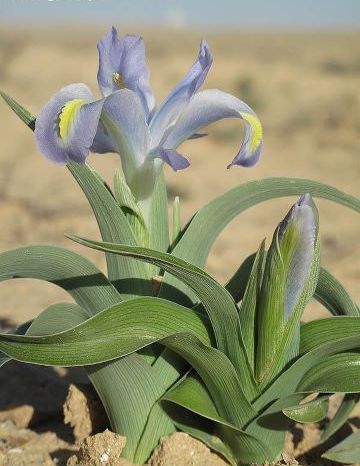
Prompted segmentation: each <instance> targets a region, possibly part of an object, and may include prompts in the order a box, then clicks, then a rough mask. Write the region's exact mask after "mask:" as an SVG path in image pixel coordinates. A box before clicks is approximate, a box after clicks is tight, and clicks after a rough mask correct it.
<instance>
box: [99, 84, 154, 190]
mask: <svg viewBox="0 0 360 466" xmlns="http://www.w3.org/2000/svg"><path fill="white" fill-rule="evenodd" d="M101 121H102V123H103V125H104V126H105V128H106V131H107V132H108V133H109V134H110V135H111V138H112V140H113V141H114V142H115V144H116V152H118V153H119V154H120V156H121V161H122V165H123V169H124V173H125V177H126V178H127V181H128V182H129V181H130V180H131V178H132V177H133V176H134V173H135V171H136V170H137V169H138V168H139V167H140V166H141V165H142V164H143V163H144V160H145V158H146V156H147V153H148V148H149V128H148V126H147V123H146V121H145V116H144V112H143V109H142V105H141V102H140V99H139V97H138V95H137V94H135V92H133V91H130V90H129V89H122V90H119V91H116V92H114V93H112V94H110V95H109V96H108V97H106V98H105V102H104V106H103V110H102V114H101Z"/></svg>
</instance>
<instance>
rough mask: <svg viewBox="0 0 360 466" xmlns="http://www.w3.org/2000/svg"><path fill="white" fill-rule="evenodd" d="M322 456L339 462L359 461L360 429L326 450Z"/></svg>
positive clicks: (352, 462)
mask: <svg viewBox="0 0 360 466" xmlns="http://www.w3.org/2000/svg"><path fill="white" fill-rule="evenodd" d="M322 458H326V459H328V460H332V461H338V462H339V463H351V464H355V463H359V462H360V430H357V431H356V432H354V433H353V434H351V435H349V437H347V438H346V439H345V440H343V441H342V442H340V443H338V444H337V445H335V447H332V448H330V450H328V451H326V452H325V453H324V454H323V455H322Z"/></svg>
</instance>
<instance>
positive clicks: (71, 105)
mask: <svg viewBox="0 0 360 466" xmlns="http://www.w3.org/2000/svg"><path fill="white" fill-rule="evenodd" d="M85 103H86V100H84V99H74V100H70V101H69V102H67V103H66V104H65V105H64V106H63V108H62V109H61V112H60V115H59V135H60V137H61V139H62V140H63V141H65V140H66V139H67V137H68V135H69V132H70V129H71V126H72V124H73V123H74V119H75V115H76V112H77V111H78V110H79V108H80V107H81V106H82V105H84V104H85Z"/></svg>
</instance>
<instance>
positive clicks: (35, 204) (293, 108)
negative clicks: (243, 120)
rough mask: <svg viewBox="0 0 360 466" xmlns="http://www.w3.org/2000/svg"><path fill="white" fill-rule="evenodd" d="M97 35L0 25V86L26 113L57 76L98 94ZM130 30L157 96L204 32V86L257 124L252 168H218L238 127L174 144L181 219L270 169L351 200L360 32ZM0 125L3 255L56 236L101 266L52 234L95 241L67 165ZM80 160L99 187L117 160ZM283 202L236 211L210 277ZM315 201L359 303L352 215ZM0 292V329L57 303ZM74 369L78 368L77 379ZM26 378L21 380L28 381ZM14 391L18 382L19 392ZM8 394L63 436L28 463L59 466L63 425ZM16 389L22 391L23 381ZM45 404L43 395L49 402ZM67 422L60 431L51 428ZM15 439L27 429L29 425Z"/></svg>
mask: <svg viewBox="0 0 360 466" xmlns="http://www.w3.org/2000/svg"><path fill="white" fill-rule="evenodd" d="M120 29H121V30H125V29H124V28H120ZM104 32H105V30H103V29H101V28H93V29H92V30H89V29H84V30H81V29H80V30H77V31H75V30H73V29H67V28H58V30H56V31H54V30H52V31H43V30H36V29H35V28H33V29H32V30H16V29H13V30H12V31H10V30H6V29H5V28H2V30H0V63H1V66H0V88H1V89H4V90H5V91H7V92H8V93H10V94H12V95H14V96H15V97H16V98H17V99H18V100H19V101H20V102H22V103H23V104H24V105H25V106H27V107H28V108H29V109H31V110H32V111H33V112H34V113H36V112H37V111H38V109H39V108H40V107H41V105H43V104H44V103H45V102H46V101H47V99H48V98H49V97H50V96H51V94H52V93H53V92H55V91H56V90H58V89H59V88H60V87H61V86H63V85H65V84H68V83H71V82H85V83H86V84H88V85H89V86H90V87H91V88H92V89H93V90H94V92H97V91H96V89H97V87H96V71H97V54H96V48H95V44H96V41H97V40H98V38H99V37H100V36H101V34H103V33H104ZM127 32H136V33H142V34H143V35H144V37H145V39H146V44H147V48H148V57H149V58H148V61H149V65H150V67H151V70H152V84H153V87H154V89H155V92H156V95H157V96H158V98H159V100H160V99H161V98H163V97H164V96H165V95H166V92H167V91H168V90H170V88H171V86H173V85H174V84H175V83H176V82H177V81H178V80H179V79H180V78H181V77H182V76H183V75H184V73H185V71H186V70H187V68H188V67H189V66H190V64H191V63H192V61H193V60H194V57H195V55H196V54H197V47H198V42H199V39H200V38H201V37H205V38H206V39H207V40H208V42H209V44H210V47H211V49H212V51H213V54H214V65H213V68H212V70H211V73H210V75H209V77H208V80H207V82H206V87H208V88H219V89H222V90H224V91H228V92H231V93H234V94H235V95H237V96H239V97H240V98H242V99H243V100H245V101H246V102H248V103H249V104H250V105H252V106H253V108H254V109H255V110H256V111H257V113H258V115H259V117H260V118H261V120H262V122H263V125H264V132H265V149H264V153H263V157H262V160H261V162H260V163H259V164H258V165H257V166H256V167H255V168H253V169H238V168H233V169H232V170H226V165H227V163H228V162H229V161H230V160H231V159H232V158H233V156H234V155H235V153H236V151H237V148H238V146H239V144H240V138H241V134H242V129H241V125H240V123H239V122H238V121H234V122H233V121H226V122H222V123H218V124H216V125H213V126H212V127H211V128H210V129H209V136H208V137H207V138H205V139H201V140H197V141H189V142H187V143H186V144H184V146H183V147H182V148H181V150H182V152H183V153H184V154H186V155H188V156H189V158H190V160H191V163H192V165H191V167H190V168H189V169H188V170H186V171H184V172H182V173H176V174H175V173H172V172H171V171H170V170H166V176H167V180H168V183H169V192H170V197H171V198H173V197H174V195H176V194H179V195H180V197H181V200H182V218H183V221H184V222H185V221H186V220H187V219H188V218H189V217H190V216H191V215H192V214H193V213H194V212H195V211H196V210H197V209H198V208H199V207H201V206H202V205H203V204H204V203H205V202H207V201H208V200H210V199H211V198H213V197H215V196H217V195H219V194H221V193H223V192H225V191H226V190H227V189H229V188H231V187H232V186H235V185H237V184H239V183H242V182H244V181H247V180H252V179H257V178H262V177H267V176H278V175H284V176H294V177H309V178H312V179H316V180H320V181H322V182H325V183H330V184H333V185H335V186H336V187H338V188H339V189H342V190H344V191H346V192H348V193H351V194H353V195H359V194H360V189H359V175H360V166H359V145H360V144H359V142H360V137H359V136H360V105H359V103H360V97H359V93H358V85H359V77H360V41H359V35H358V34H355V33H354V34H350V33H348V34H341V33H337V34H335V33H333V34H325V33H324V34H308V35H304V34H303V35H302V34H293V35H289V34H288V35H277V34H245V33H244V34H238V33H236V34H235V33H228V34H214V33H205V32H202V33H201V32H199V31H198V32H187V33H186V34H185V33H183V32H181V31H153V30H145V31H144V30H141V29H140V28H137V27H135V28H131V29H129V28H127ZM0 122H1V127H0V132H1V138H0V218H1V220H2V221H1V236H0V250H7V249H10V248H14V247H17V246H19V245H26V244H32V243H34V244H40V243H51V244H61V245H66V246H67V247H69V248H70V249H73V250H81V251H82V252H83V253H84V254H86V255H87V256H88V257H90V258H91V259H93V260H94V261H95V262H96V263H97V264H98V265H99V266H100V267H102V268H103V269H104V270H105V261H104V258H103V256H102V255H101V254H100V253H97V252H94V251H90V250H84V249H82V248H80V247H78V246H77V245H74V244H72V243H71V242H70V241H69V240H66V239H65V238H64V237H63V233H64V232H71V233H76V234H79V235H83V236H86V237H90V238H98V237H99V236H98V231H97V226H96V223H95V221H94V219H93V218H92V216H91V214H90V209H89V207H88V206H87V204H86V201H85V200H84V198H83V196H82V194H81V192H80V190H79V188H78V187H77V186H76V183H75V182H74V181H73V180H72V179H71V176H70V174H69V173H68V172H67V170H66V168H64V167H58V166H54V165H51V164H50V163H48V162H47V161H45V160H44V159H43V158H42V156H41V155H39V154H38V152H37V150H36V147H35V143H34V139H33V135H32V134H31V132H30V131H28V130H27V129H26V128H25V127H24V126H23V124H22V123H21V122H19V121H18V119H17V118H16V117H15V116H14V115H13V114H12V113H11V112H10V111H9V110H8V109H7V107H6V106H5V104H4V103H2V102H0ZM90 162H91V163H92V164H93V165H94V166H95V167H96V168H97V169H98V170H99V172H101V174H102V175H103V176H104V177H105V178H106V179H107V180H109V182H111V174H112V173H113V170H114V168H115V167H117V166H119V159H118V157H117V156H115V155H108V156H92V157H91V158H90ZM291 202H292V200H290V199H286V200H280V201H272V202H271V204H270V203H268V204H266V205H263V206H259V207H256V208H253V209H251V210H249V211H248V212H246V213H244V214H242V215H241V216H240V217H239V218H238V219H237V220H235V221H234V222H233V223H232V224H231V226H230V227H228V228H227V229H226V230H225V231H224V232H223V233H222V234H221V236H220V238H219V239H218V241H217V242H216V243H215V245H214V248H213V250H212V254H211V256H210V258H209V261H208V270H209V272H210V273H211V274H213V275H214V276H216V277H217V278H218V279H219V280H220V281H221V282H224V281H226V279H227V278H228V277H229V276H230V275H231V273H232V272H233V271H234V270H235V269H236V267H237V265H238V264H239V263H240V262H241V261H242V260H243V259H244V258H245V257H247V255H248V254H249V253H251V252H253V251H254V250H255V249H256V248H257V247H258V244H259V243H260V241H261V240H262V239H263V238H264V237H267V238H268V239H269V240H270V238H271V236H272V232H273V230H274V228H275V226H276V225H277V223H278V221H279V220H280V218H281V217H282V216H283V215H284V214H285V212H286V211H287V210H288V208H289V205H290V204H291ZM317 204H318V206H319V209H320V222H321V236H322V245H323V248H322V262H323V265H324V266H325V267H327V268H328V269H329V270H330V271H331V272H332V273H333V274H334V275H335V276H336V277H338V278H339V279H340V280H341V281H343V282H344V284H345V285H346V287H347V288H348V289H349V290H350V292H351V293H352V295H353V296H354V298H355V299H357V300H359V297H360V288H359V286H358V283H359V278H360V269H359V258H360V245H359V227H360V220H359V217H358V216H356V215H355V214H354V213H353V212H351V211H348V210H346V209H344V208H341V207H338V206H335V205H334V204H332V203H329V202H325V201H319V202H318V203H317ZM269 207H270V208H269ZM170 211H171V207H170ZM0 299H1V316H0V323H1V325H2V327H4V328H6V327H7V326H9V325H11V324H13V323H19V322H23V321H25V320H28V319H30V318H32V317H34V316H36V315H37V314H38V313H39V312H40V311H41V310H42V309H44V308H45V307H46V306H47V305H48V304H50V303H53V302H55V301H64V300H68V298H67V296H66V295H65V293H63V292H62V291H61V290H59V289H56V288H54V287H51V286H50V285H46V284H44V283H37V282H32V281H25V280H18V281H16V282H14V281H12V282H11V283H10V282H8V283H2V284H1V287H0ZM323 313H324V311H323V310H322V309H321V307H320V306H319V305H318V304H316V303H313V304H312V305H311V306H309V309H308V311H307V314H306V315H307V318H313V317H315V316H319V315H322V314H323ZM324 315H325V314H324ZM4 370H8V371H11V370H12V371H13V373H12V377H15V376H16V370H17V369H16V365H9V368H8V369H4ZM50 373H51V374H53V372H48V375H49V374H50ZM0 376H1V373H0ZM49 377H50V375H49ZM51 377H52V376H51ZM51 377H50V378H51ZM78 377H79V375H78V374H76V377H75V378H78ZM4 380H5V379H4ZM30 380H31V377H29V383H31V382H30ZM59 381H60V382H61V383H60V382H59ZM69 381H71V378H69V376H68V374H65V375H64V374H63V375H60V376H59V375H57V377H56V382H54V383H55V386H56V387H57V389H58V390H59V391H60V392H61V393H62V395H61V396H60V397H59V399H61V400H62V402H63V401H64V399H65V396H66V388H67V386H68V383H69ZM18 385H19V384H18ZM20 385H21V384H20ZM35 385H36V384H35ZM15 386H16V383H14V387H15ZM59 387H60V388H59ZM38 388H39V387H37V388H36V387H35V388H33V391H35V392H36V390H38ZM16 390H20V389H19V388H18V387H17V388H16ZM16 390H15V392H14V393H11V395H12V397H11V396H10V395H9V394H10V391H9V389H8V387H7V389H6V390H5V393H6V394H7V396H8V398H6V399H5V401H4V399H2V405H1V407H2V408H4V407H9V403H10V404H11V403H18V404H19V405H21V404H23V405H27V406H29V407H30V408H27V411H26V413H27V414H26V415H27V416H31V417H32V414H31V411H29V409H30V410H31V407H33V406H34V404H35V408H36V409H35V411H36V413H37V414H36V416H40V421H39V420H38V421H36V422H34V429H35V430H36V429H37V430H39V432H40V434H41V435H46V434H44V432H47V431H56V432H57V434H58V440H59V442H60V443H56V442H55V444H56V445H55V446H54V445H53V446H52V449H50V450H51V452H57V453H49V454H48V452H47V453H46V454H47V455H48V456H47V457H46V455H45V456H44V458H45V459H44V460H43V463H36V462H35V463H31V464H52V463H49V461H54V458H55V459H56V458H58V464H62V463H61V461H65V460H64V458H65V459H67V458H68V457H69V456H70V455H71V454H72V450H71V448H72V447H71V442H72V441H73V439H72V434H71V432H69V430H66V429H65V428H64V426H63V421H62V418H61V417H60V419H59V422H58V423H57V424H54V423H53V421H51V423H50V424H48V425H50V426H51V427H47V424H46V419H47V416H50V414H49V413H47V414H46V409H45V408H46V406H45V407H44V406H42V407H41V406H38V405H36V403H38V402H35V401H34V400H31V399H30V400H29V398H26V397H25V399H24V400H23V402H20V401H19V398H17V395H18V392H16ZM27 392H28V394H29V393H30V392H31V389H27ZM10 398H11V399H10ZM30 398H31V396H30ZM40 398H41V397H40ZM62 402H61V403H60V404H62ZM52 403H53V402H52V401H51V406H52V409H55V411H56V412H57V413H59V408H60V407H59V406H55V407H54V406H53V404H52ZM45 405H46V403H45ZM49 406H50V402H49V403H48V404H47V410H49ZM39 413H40V414H39ZM23 416H25V411H24V412H23ZM36 416H35V418H36ZM51 416H53V414H51ZM20 417H22V416H20ZM3 422H5V423H6V422H12V425H14V426H15V429H16V432H17V434H16V435H19V434H18V432H19V429H20V430H21V429H23V428H24V427H26V426H24V425H23V426H19V425H18V426H16V421H14V419H13V420H12V421H6V420H5V421H3ZM30 426H31V423H30ZM54 426H55V427H54ZM0 428H7V429H10V427H9V424H8V425H7V427H6V425H5V427H4V426H2V424H1V426H0ZM64 429H65V434H63V433H62V432H63V431H64ZM30 432H34V431H33V430H31V431H30ZM23 434H24V436H25V437H26V435H28V433H27V432H25V433H23ZM40 434H39V435H40ZM29 435H30V437H31V435H32V434H29ZM30 437H29V439H28V440H27V441H30V440H31V438H30ZM26 438H27V437H26ZM63 438H64V439H65V440H63ZM27 441H25V440H16V441H15V440H14V446H11V445H10V447H9V448H10V449H14V448H15V453H13V454H16V448H18V445H19V442H20V443H21V442H23V443H22V444H24V445H25V444H26V443H27ZM51 441H52V440H51ZM61 442H66V443H61ZM40 443H41V442H40ZM50 443H51V442H50ZM69 445H70V446H69ZM50 450H49V451H50ZM59 452H60V453H59ZM61 458H62V459H61ZM11 461H12V463H6V464H12V465H15V464H17V463H15V462H14V461H15V460H11ZM46 461H48V463H46ZM0 464H1V460H0ZM4 464H5V463H4ZM19 464H21V463H19ZM28 464H30V462H28Z"/></svg>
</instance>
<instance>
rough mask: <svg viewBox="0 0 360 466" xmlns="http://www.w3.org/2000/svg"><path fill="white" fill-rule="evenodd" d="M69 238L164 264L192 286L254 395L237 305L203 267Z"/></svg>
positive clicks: (147, 251)
mask: <svg viewBox="0 0 360 466" xmlns="http://www.w3.org/2000/svg"><path fill="white" fill-rule="evenodd" d="M68 237H69V238H71V239H73V240H74V241H76V242H78V243H80V244H83V245H85V246H88V247H91V248H94V249H98V250H100V251H106V252H112V253H114V254H120V255H124V256H128V257H132V258H136V259H139V260H142V261H145V262H148V263H151V264H155V265H157V266H159V267H162V268H163V269H164V270H166V271H167V272H170V273H171V274H174V275H176V276H177V277H178V278H179V279H180V280H182V281H183V282H184V283H186V284H187V285H188V286H190V287H191V288H192V289H193V290H194V292H195V293H196V294H197V296H198V297H199V299H200V300H201V302H202V303H203V305H204V307H205V309H206V311H207V313H208V316H209V318H210V321H211V324H212V327H213V330H214V334H215V339H216V343H217V347H218V348H219V349H220V350H221V351H223V352H224V353H225V354H226V355H227V356H228V357H229V359H230V361H231V362H232V363H233V364H234V366H235V368H236V369H237V370H238V371H239V373H241V374H242V381H243V387H244V391H245V393H246V394H247V395H248V396H250V395H254V393H255V392H254V390H255V389H254V382H253V379H252V376H251V369H250V367H249V362H248V360H247V355H246V350H245V347H244V344H243V339H242V334H241V329H240V325H239V318H238V312H237V308H236V305H235V303H234V300H233V299H232V297H231V295H230V294H229V293H228V292H227V291H226V290H225V289H224V288H223V287H222V286H221V285H219V283H217V282H216V280H214V279H213V278H212V277H210V275H208V274H207V273H206V272H204V271H203V270H201V269H199V268H198V267H195V266H193V265H191V264H188V263H186V262H185V261H183V260H181V259H178V258H177V257H175V256H173V255H170V254H165V253H161V252H158V251H153V250H151V249H145V248H135V247H131V246H125V245H121V244H112V243H105V242H99V241H91V240H86V239H83V238H79V237H77V236H70V235H68Z"/></svg>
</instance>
